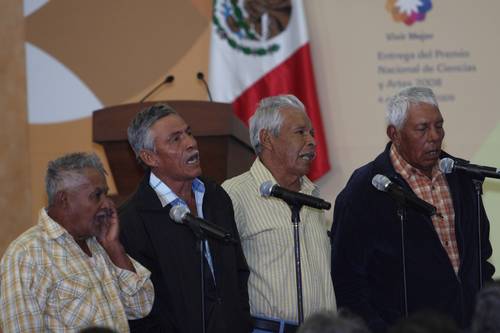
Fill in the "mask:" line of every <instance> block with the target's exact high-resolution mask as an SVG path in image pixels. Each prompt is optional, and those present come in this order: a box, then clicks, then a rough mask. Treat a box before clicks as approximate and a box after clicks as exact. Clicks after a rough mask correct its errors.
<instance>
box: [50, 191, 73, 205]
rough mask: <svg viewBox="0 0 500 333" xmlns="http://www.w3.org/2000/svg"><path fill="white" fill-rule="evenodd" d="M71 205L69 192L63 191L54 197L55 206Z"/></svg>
mask: <svg viewBox="0 0 500 333" xmlns="http://www.w3.org/2000/svg"><path fill="white" fill-rule="evenodd" d="M68 204H69V197H68V192H66V191H64V190H62V191H59V192H57V193H56V195H55V196H54V204H53V205H54V206H60V207H67V206H68Z"/></svg>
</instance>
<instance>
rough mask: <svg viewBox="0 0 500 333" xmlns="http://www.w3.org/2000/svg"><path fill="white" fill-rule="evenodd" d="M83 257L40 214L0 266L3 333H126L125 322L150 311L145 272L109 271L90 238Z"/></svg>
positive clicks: (104, 257)
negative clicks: (89, 330) (101, 332)
mask: <svg viewBox="0 0 500 333" xmlns="http://www.w3.org/2000/svg"><path fill="white" fill-rule="evenodd" d="M87 245H88V247H89V249H90V251H91V252H92V257H89V256H87V255H86V254H85V253H84V252H83V251H82V250H81V248H80V247H79V246H78V245H77V244H76V242H75V240H74V239H73V237H72V236H71V235H70V234H69V233H68V232H67V231H66V230H65V229H64V228H63V227H61V226H60V225H59V224H58V223H56V222H55V221H54V220H52V219H51V218H50V217H49V216H48V215H47V213H46V212H45V209H42V210H41V212H40V216H39V220H38V224H37V225H36V226H34V227H32V228H30V229H29V230H27V231H26V232H25V233H23V234H22V235H21V236H19V238H17V239H16V240H15V241H14V242H13V243H12V244H11V245H10V246H9V248H8V249H7V251H6V252H5V255H4V256H3V258H2V261H1V263H0V285H1V289H0V324H1V326H2V328H3V330H4V332H76V331H78V330H80V329H82V328H85V327H88V326H105V327H110V328H112V329H115V330H117V331H118V332H129V327H128V322H127V319H138V318H142V317H144V316H146V315H147V314H148V313H149V311H151V307H152V306H153V298H154V290H153V285H152V283H151V280H150V279H149V276H150V273H149V271H148V270H147V269H146V268H144V267H143V266H141V265H140V264H139V263H137V262H136V261H134V260H132V259H131V260H132V263H133V265H134V267H135V270H136V272H135V273H134V272H131V271H128V270H125V269H121V268H119V267H117V266H115V265H114V264H113V263H112V262H111V260H110V258H109V257H108V255H107V253H106V252H105V250H104V249H103V248H102V246H101V245H100V244H99V243H98V242H97V240H96V239H95V238H90V239H88V240H87Z"/></svg>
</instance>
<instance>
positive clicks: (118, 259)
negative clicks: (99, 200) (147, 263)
mask: <svg viewBox="0 0 500 333" xmlns="http://www.w3.org/2000/svg"><path fill="white" fill-rule="evenodd" d="M106 200H107V202H106V203H107V207H106V208H107V210H108V216H107V218H106V219H103V221H101V225H100V226H101V229H100V231H99V235H98V237H97V240H98V241H99V243H100V244H101V246H102V247H103V248H104V250H105V251H106V253H107V254H108V256H109V258H110V259H111V261H112V262H113V264H115V266H117V267H119V268H121V269H126V270H129V271H132V272H135V267H134V265H133V264H132V261H130V258H129V257H128V256H127V254H126V253H125V249H124V248H123V246H122V244H121V243H120V238H119V235H120V227H119V221H118V213H117V212H116V208H115V205H114V203H113V202H112V201H111V199H109V198H106Z"/></svg>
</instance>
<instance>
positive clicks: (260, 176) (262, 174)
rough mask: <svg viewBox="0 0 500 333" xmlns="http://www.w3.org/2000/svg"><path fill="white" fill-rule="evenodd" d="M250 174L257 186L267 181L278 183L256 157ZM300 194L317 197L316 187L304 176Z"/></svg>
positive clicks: (317, 190)
mask: <svg viewBox="0 0 500 333" xmlns="http://www.w3.org/2000/svg"><path fill="white" fill-rule="evenodd" d="M250 173H251V174H252V176H253V178H254V179H255V180H256V182H257V183H258V184H259V186H260V184H262V183H263V182H265V181H268V180H270V181H272V182H273V184H277V183H278V182H277V181H276V179H275V178H274V177H273V174H272V173H271V171H269V169H268V168H266V166H265V165H264V164H263V163H262V161H261V160H260V159H259V158H258V157H257V158H256V159H255V162H254V163H253V165H252V167H251V168H250ZM300 192H302V193H305V194H309V195H314V196H318V195H319V189H318V186H317V185H316V184H314V183H313V182H312V181H311V180H310V179H309V178H307V177H306V176H303V177H301V178H300Z"/></svg>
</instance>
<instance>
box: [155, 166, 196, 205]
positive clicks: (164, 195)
mask: <svg viewBox="0 0 500 333" xmlns="http://www.w3.org/2000/svg"><path fill="white" fill-rule="evenodd" d="M149 185H150V186H151V188H152V189H153V190H154V191H155V192H156V195H158V198H159V199H160V201H161V204H162V206H163V207H165V206H166V205H168V204H171V205H172V206H175V205H178V204H183V205H186V203H185V202H184V200H182V199H181V198H179V197H178V196H177V194H175V193H174V192H173V191H172V190H171V189H170V187H168V186H167V184H165V183H164V182H163V181H161V179H160V178H158V177H157V176H156V175H155V174H154V173H152V172H151V174H150V176H149ZM191 189H192V190H193V192H194V194H195V198H196V202H197V203H198V201H199V198H200V197H201V198H203V195H204V194H205V184H203V182H202V181H201V180H200V179H199V178H195V179H194V180H193V183H192V185H191Z"/></svg>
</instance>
